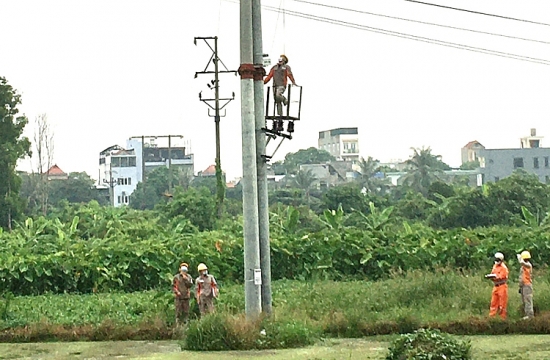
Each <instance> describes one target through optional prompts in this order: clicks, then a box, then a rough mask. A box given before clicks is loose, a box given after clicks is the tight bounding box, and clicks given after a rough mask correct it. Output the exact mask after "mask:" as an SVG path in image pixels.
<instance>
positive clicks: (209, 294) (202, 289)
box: [195, 263, 218, 315]
mask: <svg viewBox="0 0 550 360" xmlns="http://www.w3.org/2000/svg"><path fill="white" fill-rule="evenodd" d="M197 270H198V271H199V277H198V278H197V280H196V281H195V284H196V292H195V296H196V298H197V303H198V304H199V310H200V312H201V315H205V314H208V313H211V312H213V311H214V298H217V297H218V283H217V282H216V279H215V278H214V276H212V275H210V274H208V268H207V267H206V265H205V264H203V263H200V264H199V266H198V267H197Z"/></svg>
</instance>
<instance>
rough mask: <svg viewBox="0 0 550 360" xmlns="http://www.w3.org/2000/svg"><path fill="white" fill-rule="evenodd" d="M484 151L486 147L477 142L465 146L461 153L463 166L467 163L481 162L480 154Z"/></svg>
mask: <svg viewBox="0 0 550 360" xmlns="http://www.w3.org/2000/svg"><path fill="white" fill-rule="evenodd" d="M484 149H485V146H483V145H481V143H480V142H479V141H477V140H474V141H470V142H469V143H467V144H466V145H464V147H463V148H462V149H461V151H460V153H461V159H462V164H463V165H464V164H466V163H471V162H475V161H479V152H480V151H481V150H484Z"/></svg>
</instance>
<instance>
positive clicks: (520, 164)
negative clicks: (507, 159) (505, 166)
mask: <svg viewBox="0 0 550 360" xmlns="http://www.w3.org/2000/svg"><path fill="white" fill-rule="evenodd" d="M522 167H523V158H514V169H517V168H522Z"/></svg>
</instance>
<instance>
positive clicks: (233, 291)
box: [0, 269, 550, 341]
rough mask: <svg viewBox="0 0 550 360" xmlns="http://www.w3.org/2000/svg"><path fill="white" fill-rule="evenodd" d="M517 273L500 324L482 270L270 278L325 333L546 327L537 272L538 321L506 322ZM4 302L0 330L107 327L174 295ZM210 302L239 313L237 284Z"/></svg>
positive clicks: (278, 310)
mask: <svg viewBox="0 0 550 360" xmlns="http://www.w3.org/2000/svg"><path fill="white" fill-rule="evenodd" d="M516 273H517V271H516V270H515V269H512V274H511V281H510V284H509V302H508V313H509V319H510V322H508V323H505V324H506V325H503V324H501V322H498V321H495V322H488V319H487V315H488V311H489V302H490V298H491V290H492V286H491V283H490V282H489V281H487V280H485V279H484V278H483V274H482V273H469V274H464V273H461V272H458V271H454V270H439V271H432V272H426V271H413V272H409V273H407V274H394V275H393V276H392V277H391V278H390V279H388V280H383V281H347V282H346V281H344V282H334V281H315V282H310V281H296V280H293V281H291V280H281V281H276V282H274V283H273V306H274V317H276V318H278V319H279V320H281V321H283V320H284V321H286V320H288V319H291V320H293V321H297V322H299V323H300V324H302V325H303V324H306V325H307V326H308V327H310V328H311V329H312V331H314V332H315V331H317V329H320V330H319V331H321V332H322V333H324V334H325V335H327V336H346V337H355V336H364V335H372V334H388V333H405V332H410V331H412V330H415V329H417V328H419V327H420V326H427V325H430V326H433V327H438V328H441V329H446V330H449V331H452V332H456V333H500V332H506V331H508V332H518V331H519V332H538V333H546V332H550V322H548V321H547V320H548V319H547V318H546V316H541V315H542V314H543V313H544V312H550V280H549V277H548V275H547V273H546V272H543V271H538V272H537V273H536V274H535V275H536V277H535V283H534V289H535V294H534V303H535V308H536V311H537V316H538V318H539V319H541V320H540V322H539V323H535V322H530V324H531V325H525V326H523V325H522V327H510V326H511V325H510V323H513V322H514V320H517V319H520V318H521V317H522V313H521V310H520V308H521V300H520V296H519V294H518V293H517V288H518V287H517V283H516V282H515V281H514V279H515V277H516ZM5 304H6V302H5V300H1V299H0V309H4V310H3V314H2V315H3V316H2V317H1V318H0V330H2V329H13V328H19V327H24V326H31V325H33V324H51V325H62V326H64V327H70V326H89V325H91V326H99V325H100V324H105V322H108V323H109V324H111V325H110V326H127V325H136V326H139V324H143V323H152V322H160V323H163V324H166V325H167V326H171V325H172V322H173V319H174V309H173V299H172V296H171V294H170V293H169V292H168V290H167V291H166V292H156V291H146V292H137V293H111V294H91V295H67V294H65V295H42V296H34V297H29V296H21V297H15V298H13V299H11V300H10V303H9V305H8V307H5V306H4V307H3V305H5ZM216 306H217V312H218V314H221V315H223V316H226V317H229V318H232V319H234V318H238V317H239V315H240V314H242V313H243V312H244V290H243V287H242V286H241V285H230V286H225V287H223V289H222V292H221V294H220V299H219V301H218V302H217V304H216ZM231 321H233V320H231ZM284 321H283V322H284ZM471 324H477V325H475V326H474V327H472V326H471ZM302 325H300V326H302ZM306 325H304V326H306ZM201 326H202V325H201ZM289 326H291V325H289ZM503 326H504V327H503ZM514 326H515V325H514ZM476 329H477V330H476ZM514 329H516V330H514ZM533 329H536V330H533ZM478 330H479V331H478ZM273 331H275V327H274V328H273ZM289 341H290V340H289Z"/></svg>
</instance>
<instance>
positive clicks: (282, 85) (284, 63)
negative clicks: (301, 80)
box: [264, 55, 296, 116]
mask: <svg viewBox="0 0 550 360" xmlns="http://www.w3.org/2000/svg"><path fill="white" fill-rule="evenodd" d="M271 79H273V93H274V97H275V104H276V105H277V114H278V115H279V116H280V115H282V114H283V104H284V105H285V106H287V105H288V100H287V99H286V97H284V96H283V93H284V92H285V89H286V86H287V83H288V80H287V79H290V81H291V82H292V85H294V86H296V81H295V80H294V75H293V74H292V70H291V69H290V66H288V58H287V57H286V55H281V57H279V61H278V62H277V65H275V66H273V67H272V68H271V70H270V71H269V74H268V75H267V77H266V78H265V79H264V84H267V83H268V82H269V80H271Z"/></svg>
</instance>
